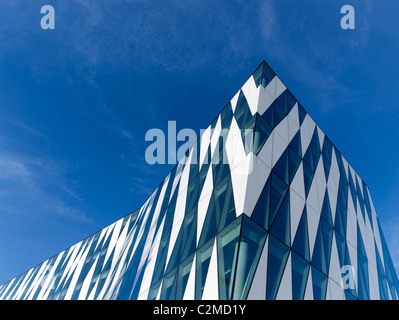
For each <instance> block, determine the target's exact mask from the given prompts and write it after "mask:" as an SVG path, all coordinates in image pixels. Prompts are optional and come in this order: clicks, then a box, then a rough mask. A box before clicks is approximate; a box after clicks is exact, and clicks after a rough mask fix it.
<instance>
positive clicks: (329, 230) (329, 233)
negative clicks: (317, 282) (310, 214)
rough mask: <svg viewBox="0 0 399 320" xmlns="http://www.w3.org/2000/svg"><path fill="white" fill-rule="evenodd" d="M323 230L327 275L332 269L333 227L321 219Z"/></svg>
mask: <svg viewBox="0 0 399 320" xmlns="http://www.w3.org/2000/svg"><path fill="white" fill-rule="evenodd" d="M320 223H321V228H322V231H323V244H324V254H325V258H326V266H327V274H328V271H329V268H330V258H331V248H332V240H333V232H334V230H333V227H332V226H331V225H330V224H328V223H327V222H326V221H325V220H323V219H321V220H320Z"/></svg>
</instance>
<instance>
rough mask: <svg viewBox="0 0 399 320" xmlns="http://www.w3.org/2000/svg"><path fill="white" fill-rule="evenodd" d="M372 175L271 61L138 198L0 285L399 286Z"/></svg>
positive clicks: (289, 291) (175, 288)
mask: <svg viewBox="0 0 399 320" xmlns="http://www.w3.org/2000/svg"><path fill="white" fill-rule="evenodd" d="M398 289H399V282H398V278H397V275H396V272H395V269H394V267H393V263H392V260H391V257H390V253H389V251H388V247H387V244H386V242H385V239H384V236H383V233H382V230H381V226H380V224H379V222H378V218H377V215H376V211H375V208H374V206H373V202H372V200H371V197H370V192H369V188H368V186H367V185H366V184H365V183H364V181H363V180H362V179H361V178H360V177H359V176H358V175H357V173H356V172H355V171H354V170H353V168H352V167H351V166H350V165H349V164H348V162H347V161H346V160H345V158H344V157H343V156H342V155H341V153H340V152H339V150H338V149H337V148H336V147H335V146H334V145H333V144H332V142H331V141H330V140H329V139H328V138H327V136H326V135H325V134H324V132H323V131H322V130H321V129H320V128H319V127H318V126H317V125H316V124H315V122H314V121H313V119H312V118H311V117H310V116H309V114H308V113H307V112H306V111H305V110H304V108H303V107H302V106H301V104H300V103H299V102H298V101H297V100H296V99H295V97H294V96H293V94H292V93H291V92H290V91H289V90H288V89H287V88H286V87H285V86H284V84H283V83H282V82H281V80H280V79H279V77H277V76H276V74H275V73H274V72H273V71H272V69H271V68H270V67H269V66H268V65H267V64H266V63H265V62H262V64H261V65H260V66H259V67H258V68H257V69H256V71H255V72H254V73H253V74H252V75H251V77H250V78H249V79H248V81H247V82H246V83H245V84H244V85H243V87H242V88H241V89H240V90H239V91H238V92H237V94H236V95H235V96H234V97H233V99H232V100H231V101H230V102H229V103H228V104H227V105H226V106H225V107H224V108H223V110H222V111H221V113H220V114H219V115H218V116H217V117H216V118H215V119H214V121H213V122H212V123H211V125H210V126H209V127H208V128H207V130H206V131H205V132H204V133H203V134H202V135H201V137H200V138H199V139H198V141H197V142H196V143H195V144H194V145H193V146H192V148H191V149H190V150H189V152H188V153H187V157H186V158H184V159H182V160H181V161H180V162H179V163H178V164H177V165H176V166H175V167H174V169H173V170H172V172H171V173H170V174H169V175H168V176H167V177H166V178H165V179H164V181H163V182H162V183H161V184H160V185H159V187H158V188H157V189H156V190H155V191H154V193H153V194H152V195H151V196H150V198H149V199H148V200H147V201H146V202H145V203H144V205H143V206H142V207H141V208H139V209H138V210H136V211H134V212H133V213H131V214H129V215H127V216H125V217H124V218H122V219H120V220H118V221H117V222H115V223H113V224H112V225H110V226H108V227H106V228H104V229H103V230H101V231H99V232H97V233H96V234H94V235H92V236H90V237H88V238H87V239H85V240H83V241H81V242H79V243H77V244H75V245H74V246H72V247H70V248H68V249H67V250H65V251H63V252H61V253H59V254H58V255H56V256H54V257H52V258H50V259H48V260H47V261H45V262H43V263H42V264H40V265H38V266H36V267H34V268H32V269H30V270H29V271H27V272H26V273H24V274H22V275H20V276H19V277H17V278H15V279H13V280H11V281H9V282H7V283H5V284H3V285H2V286H1V287H0V299H124V300H128V299H178V300H180V299H190V300H192V299H223V300H224V299H261V300H263V299H299V300H300V299H317V300H319V299H322V300H323V299H361V300H363V299H398Z"/></svg>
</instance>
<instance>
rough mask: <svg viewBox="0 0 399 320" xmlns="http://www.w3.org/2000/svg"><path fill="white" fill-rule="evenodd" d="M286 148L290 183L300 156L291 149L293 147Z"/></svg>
mask: <svg viewBox="0 0 399 320" xmlns="http://www.w3.org/2000/svg"><path fill="white" fill-rule="evenodd" d="M287 150H288V157H289V181H288V183H289V184H291V182H292V180H293V179H294V177H295V174H296V172H297V170H298V168H299V165H300V164H301V161H302V159H301V157H300V156H299V155H298V154H297V153H296V152H294V151H293V149H292V148H291V147H290V148H288V149H287Z"/></svg>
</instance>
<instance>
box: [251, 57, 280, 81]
mask: <svg viewBox="0 0 399 320" xmlns="http://www.w3.org/2000/svg"><path fill="white" fill-rule="evenodd" d="M275 76H276V74H275V73H274V71H273V70H272V69H271V68H270V66H269V65H268V64H267V63H266V62H265V61H263V62H262V63H261V64H260V66H259V67H258V68H257V69H256V70H255V72H254V73H253V77H254V81H255V84H256V87H259V86H260V85H262V87H264V88H266V87H267V85H268V84H269V83H270V81H272V80H273V78H274V77H275Z"/></svg>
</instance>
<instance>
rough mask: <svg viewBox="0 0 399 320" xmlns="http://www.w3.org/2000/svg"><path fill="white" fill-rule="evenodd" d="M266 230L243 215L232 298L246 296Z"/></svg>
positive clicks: (238, 298)
mask: <svg viewBox="0 0 399 320" xmlns="http://www.w3.org/2000/svg"><path fill="white" fill-rule="evenodd" d="M266 235H267V231H266V230H265V229H263V228H261V227H260V226H259V225H258V224H257V223H255V222H254V221H253V220H252V219H250V218H248V217H247V216H245V215H244V216H243V222H242V228H241V237H240V245H239V252H238V262H237V271H236V275H235V280H234V288H233V296H232V299H233V300H245V299H246V298H247V295H248V292H249V288H250V287H251V283H252V279H253V276H254V274H255V270H256V267H257V265H258V261H259V258H260V255H261V253H262V248H263V245H264V243H265V240H266Z"/></svg>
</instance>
